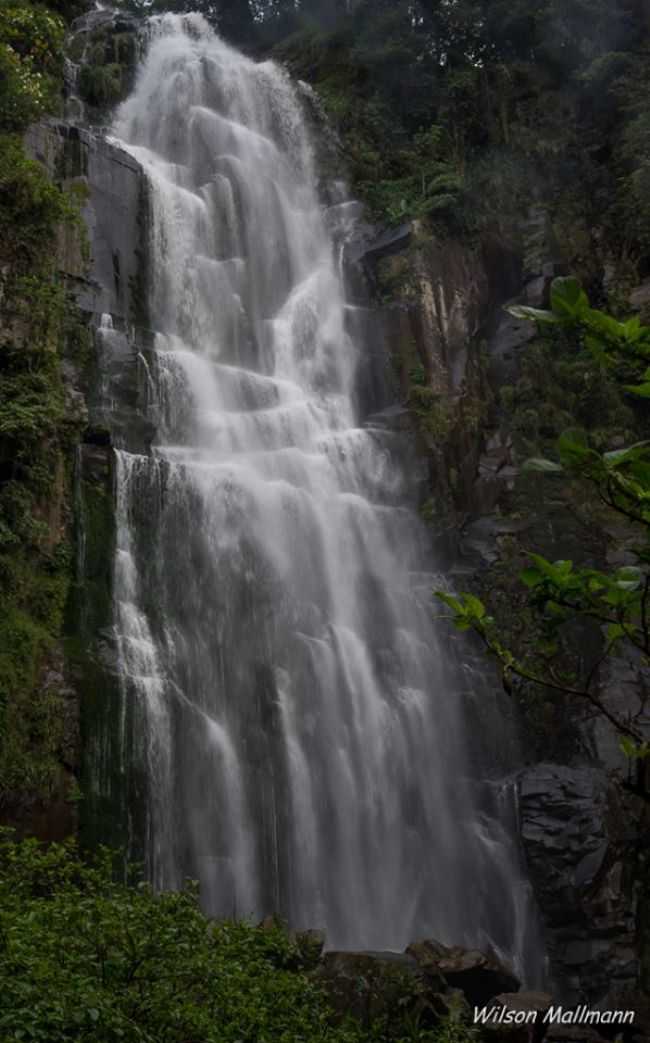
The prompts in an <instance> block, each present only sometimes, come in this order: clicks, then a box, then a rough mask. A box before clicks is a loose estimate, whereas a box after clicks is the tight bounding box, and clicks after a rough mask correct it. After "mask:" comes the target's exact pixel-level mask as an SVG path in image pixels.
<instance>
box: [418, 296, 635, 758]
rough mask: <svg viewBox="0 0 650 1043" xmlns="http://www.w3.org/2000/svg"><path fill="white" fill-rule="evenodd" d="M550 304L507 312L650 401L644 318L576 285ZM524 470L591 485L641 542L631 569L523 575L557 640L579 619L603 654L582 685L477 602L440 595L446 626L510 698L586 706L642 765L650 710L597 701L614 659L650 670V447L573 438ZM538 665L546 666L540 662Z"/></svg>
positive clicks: (549, 565) (541, 563) (534, 568)
mask: <svg viewBox="0 0 650 1043" xmlns="http://www.w3.org/2000/svg"><path fill="white" fill-rule="evenodd" d="M550 304H551V308H550V310H548V311H545V310H541V309H538V308H529V307H525V306H521V305H516V306H512V307H510V308H509V309H508V310H509V311H510V313H511V314H512V315H514V316H515V317H516V318H525V319H529V320H531V321H534V322H536V323H537V324H538V325H539V326H540V329H541V330H551V331H552V330H555V329H559V330H562V331H563V332H564V333H568V334H569V335H571V336H572V337H574V338H576V339H578V340H579V342H580V343H581V344H582V346H583V347H584V348H585V349H586V351H587V352H588V353H589V355H590V356H591V360H592V362H593V364H594V367H595V369H596V374H598V373H599V372H602V370H603V369H604V368H608V369H611V370H612V371H613V372H614V373H615V375H616V377H617V379H618V381H619V383H620V385H621V390H622V392H623V393H625V394H626V395H631V396H633V397H635V398H637V399H647V398H650V366H648V363H649V362H650V327H646V326H642V325H641V323H640V322H639V320H638V318H632V319H629V320H627V321H625V322H619V321H618V320H616V319H614V318H612V317H611V316H609V315H606V314H604V313H603V312H600V311H597V310H596V309H593V308H591V307H590V305H589V300H588V298H587V295H586V294H585V292H584V290H583V289H582V288H581V286H580V284H579V283H578V282H577V280H576V279H573V278H561V279H555V280H554V282H553V284H552V287H551V294H550ZM630 375H631V376H630ZM630 380H633V381H634V382H633V383H631V382H630ZM523 469H524V470H525V471H528V472H538V473H540V474H544V475H546V476H548V477H549V478H554V479H558V478H578V479H581V480H583V481H586V482H587V483H588V484H590V485H591V486H592V487H594V490H595V498H596V500H597V501H599V502H600V503H601V504H603V505H605V506H606V507H607V508H609V509H610V510H612V511H614V512H616V513H617V514H619V515H620V516H622V517H623V518H625V519H626V521H627V522H629V523H631V525H633V526H634V528H635V530H636V531H637V533H638V539H637V542H636V546H635V547H634V549H633V551H632V554H633V556H634V557H635V558H636V563H635V564H633V565H625V566H623V567H620V568H616V569H612V570H610V571H600V570H598V569H593V568H579V567H577V566H575V565H574V563H573V562H572V561H555V562H551V561H548V560H547V559H546V558H544V557H542V555H540V554H536V553H530V554H529V564H528V566H527V567H526V568H525V569H524V570H523V571H522V572H521V573H520V580H521V582H522V583H523V584H524V586H525V587H526V588H527V591H528V604H529V607H530V608H531V609H532V611H533V613H534V614H535V616H536V618H538V619H539V620H540V621H541V622H542V623H543V625H544V628H545V629H546V630H547V631H548V630H550V631H551V632H553V633H555V634H557V632H558V631H559V628H560V627H561V626H562V625H564V624H566V623H569V622H571V621H575V620H580V619H582V620H589V621H591V622H592V623H595V624H596V625H597V626H599V627H600V628H601V630H602V632H603V648H602V652H601V654H600V655H599V657H598V658H597V660H596V662H595V663H594V664H593V666H592V667H591V669H590V670H589V673H588V675H587V677H586V678H585V679H584V681H583V682H578V681H575V680H574V679H573V678H570V677H568V676H566V675H565V674H563V673H562V672H561V670H560V668H559V666H558V663H557V645H553V646H552V648H553V652H552V653H551V655H550V656H548V657H547V658H546V659H545V660H544V662H543V666H541V667H540V668H537V667H531V666H530V665H529V663H528V661H527V660H526V661H523V660H522V659H521V658H518V657H517V656H516V655H515V654H514V653H513V652H512V651H511V650H510V649H508V648H506V647H505V646H504V645H503V644H502V642H501V641H500V640H499V638H498V636H497V623H496V621H495V620H494V618H493V617H491V616H490V615H488V612H487V609H486V607H485V605H484V604H483V602H482V601H481V600H480V599H479V598H477V597H476V596H475V595H473V594H469V593H461V594H460V595H458V596H456V595H454V594H450V593H449V592H446V591H436V596H437V597H438V598H439V600H441V601H442V602H443V603H444V604H446V605H447V607H448V608H450V609H451V610H452V615H451V616H450V617H446V618H451V619H452V621H453V622H454V624H455V625H456V627H457V628H458V629H459V630H473V631H474V632H475V633H476V634H477V635H478V636H479V638H480V639H481V641H482V642H483V645H484V647H485V649H486V651H487V652H488V654H490V655H491V656H493V657H494V658H495V659H497V660H498V661H499V663H500V664H501V668H502V675H503V681H504V685H505V687H506V689H507V690H510V689H511V685H512V678H513V677H518V678H519V679H521V680H522V681H525V682H528V683H531V684H535V685H539V686H543V687H545V688H550V689H552V690H554V691H557V692H560V693H562V694H564V695H567V696H574V697H577V698H579V699H582V700H584V701H586V702H588V703H589V704H590V706H591V707H592V708H593V709H594V710H595V711H596V713H597V714H598V715H600V716H601V717H603V718H604V719H606V720H607V721H609V723H610V724H611V725H612V726H613V727H614V728H615V730H616V731H617V732H618V734H619V736H620V739H621V748H622V749H623V751H624V752H625V753H626V755H627V756H628V757H630V758H631V759H634V760H637V761H640V760H643V759H645V758H646V757H649V756H650V742H649V741H648V739H647V738H646V735H647V733H646V732H644V730H643V725H642V721H641V717H642V711H643V706H644V703H643V702H642V705H641V710H640V711H639V712H638V713H637V714H636V715H634V716H633V715H632V714H629V715H623V714H621V713H619V712H618V711H614V710H613V709H611V708H610V707H609V706H607V705H606V703H605V702H604V701H603V699H602V698H601V697H600V695H599V694H598V688H597V682H598V676H599V672H600V668H601V667H602V666H603V664H604V663H605V662H606V661H607V659H608V658H610V657H611V656H613V655H615V654H617V653H618V652H620V651H621V650H624V649H625V648H626V647H627V648H628V649H630V650H632V649H633V650H635V652H636V653H638V654H639V655H640V656H641V662H642V664H644V665H648V664H649V663H650V441H640V442H636V443H634V444H633V445H630V446H627V447H624V448H620V449H615V450H611V451H608V452H599V451H598V450H597V449H596V448H595V447H594V446H593V445H591V444H590V441H589V438H588V435H587V433H586V432H584V431H582V430H580V429H570V430H567V431H565V432H564V433H563V434H562V435H561V437H560V438H559V440H558V442H557V446H556V456H555V458H554V459H546V458H540V457H537V458H534V459H530V460H528V461H526V463H525V464H524V468H523ZM538 652H539V650H538ZM537 658H538V659H540V658H543V657H542V656H541V655H539V654H538V656H537Z"/></svg>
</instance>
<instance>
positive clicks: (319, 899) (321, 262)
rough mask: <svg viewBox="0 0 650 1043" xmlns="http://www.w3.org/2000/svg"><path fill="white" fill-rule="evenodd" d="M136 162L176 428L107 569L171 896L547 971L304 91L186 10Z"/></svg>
mask: <svg viewBox="0 0 650 1043" xmlns="http://www.w3.org/2000/svg"><path fill="white" fill-rule="evenodd" d="M113 141H114V143H115V144H117V145H118V146H119V147H121V148H122V149H124V150H126V151H127V152H129V153H130V154H131V156H133V157H135V159H136V160H137V161H138V163H139V164H140V165H141V167H142V169H143V170H144V172H145V174H146V177H147V179H148V184H149V192H148V198H149V201H150V243H149V251H150V256H149V272H148V278H147V285H148V286H149V301H148V308H149V314H150V317H151V326H152V329H153V330H154V331H155V334H154V336H155V339H154V342H153V346H152V347H151V346H150V347H149V348H148V349H147V350H144V349H143V354H142V355H141V366H140V369H141V377H142V384H143V389H144V390H143V395H142V401H143V402H144V403H145V406H144V408H146V410H147V413H148V418H149V420H150V421H151V424H152V426H153V429H155V432H156V435H155V438H154V440H153V444H152V446H151V449H150V451H149V452H147V453H145V454H143V453H142V451H141V449H140V452H138V453H135V452H133V451H132V448H133V447H131V448H130V447H129V445H128V444H126V443H125V444H123V445H121V446H120V448H119V449H118V450H117V465H116V476H117V478H116V481H117V504H116V511H117V540H116V544H117V545H116V559H115V566H114V600H115V617H114V625H115V633H116V642H117V648H118V653H119V664H120V675H121V692H122V709H121V714H122V718H121V720H122V724H121V727H122V730H123V732H124V734H123V749H124V757H125V769H124V770H125V771H128V770H129V766H128V763H126V762H127V761H128V759H129V757H131V758H132V759H134V760H135V761H137V769H138V771H139V772H141V773H142V776H143V777H144V778H145V779H146V785H145V790H146V793H145V797H144V800H145V803H146V815H145V818H146V836H145V837H144V838H143V840H142V842H143V844H144V848H145V858H146V862H147V867H148V872H149V875H150V877H151V879H152V880H153V881H154V882H155V884H156V886H158V887H171V888H174V887H178V886H181V885H182V883H183V881H184V880H185V879H186V878H187V877H193V878H196V879H198V880H199V881H200V884H201V891H202V895H203V901H204V903H205V906H206V908H207V910H208V911H209V912H210V913H211V914H213V915H215V916H237V917H250V918H259V917H261V916H263V915H265V914H268V913H273V912H277V913H279V914H281V915H283V916H285V917H286V918H287V919H288V920H289V922H290V923H291V924H292V925H293V926H295V927H298V928H301V927H302V928H304V927H324V928H325V929H326V931H327V936H328V943H329V944H330V945H334V946H337V947H367V948H395V949H400V948H403V947H404V946H405V945H406V944H407V943H408V942H410V941H412V940H414V939H415V938H417V937H423V936H430V937H436V938H438V939H439V940H441V941H444V942H448V943H457V944H468V945H469V944H471V945H478V946H484V947H485V946H492V947H493V948H495V949H496V950H497V951H499V952H501V953H502V954H503V955H504V956H506V957H507V958H508V959H509V960H510V961H511V962H515V964H516V965H517V966H518V968H519V969H520V970H525V964H526V961H527V959H528V956H529V955H530V953H529V951H530V949H531V945H532V942H531V939H532V937H533V935H534V930H533V928H532V926H531V925H532V922H533V918H532V916H531V912H530V901H529V898H528V891H527V885H526V882H525V879H524V877H523V875H522V872H521V869H520V866H519V857H518V852H517V844H516V841H515V840H514V839H513V837H514V836H515V831H514V828H511V824H510V821H509V820H510V818H511V817H512V816H513V815H514V810H513V802H512V801H511V800H509V799H506V797H504V793H505V792H506V791H505V790H504V789H503V787H502V788H501V789H498V787H497V788H496V789H495V784H494V783H486V784H485V785H483V786H482V785H481V780H480V775H481V770H480V766H479V765H476V764H474V765H472V764H470V763H469V760H470V758H469V757H468V751H467V742H466V731H467V722H466V720H465V716H464V714H465V711H464V709H463V707H464V700H463V699H462V698H461V690H462V689H463V687H464V686H466V681H465V680H464V677H463V674H462V670H461V668H460V667H459V666H458V664H456V663H455V662H454V660H453V656H452V654H451V653H450V651H449V649H448V648H447V647H446V645H445V641H446V638H445V637H444V634H441V633H440V632H439V631H438V630H437V629H436V625H435V624H434V622H433V621H432V615H433V608H432V604H431V588H432V586H433V577H432V572H433V569H434V565H433V564H432V559H431V550H430V540H429V537H428V535H427V531H426V529H425V527H424V525H423V524H422V523H421V521H420V520H419V518H418V515H417V511H416V507H417V492H416V489H415V483H414V481H413V479H412V477H410V476H409V468H408V464H407V463H405V460H404V453H405V440H406V442H407V443H408V436H405V435H404V434H403V433H402V434H400V433H399V432H395V431H391V430H390V429H389V428H388V427H387V426H382V425H381V424H380V423H379V422H373V420H372V418H370V419H369V420H368V419H367V418H366V422H365V423H364V418H363V416H361V414H360V409H359V407H358V404H357V395H356V380H357V371H358V366H359V362H360V358H361V353H362V349H363V345H362V344H361V343H360V342H359V340H358V339H357V338H355V337H353V336H352V335H351V333H350V330H351V329H352V328H353V327H354V324H353V323H351V321H350V314H351V308H350V305H348V304H346V300H345V294H344V287H343V284H342V279H341V273H340V265H339V257H338V252H337V251H338V247H337V244H335V242H334V240H333V237H332V234H331V232H330V231H328V222H327V221H326V215H325V213H324V207H323V205H322V204H321V202H320V201H319V198H318V194H317V188H316V177H317V171H316V170H315V158H314V152H313V149H312V145H311V141H310V134H309V130H308V126H307V123H306V120H305V116H304V114H303V111H302V108H301V103H300V98H299V95H298V94H297V91H296V89H295V87H294V85H293V84H292V82H291V80H290V78H289V77H288V76H287V74H286V73H285V72H284V71H283V70H281V69H280V68H278V67H277V66H276V65H274V64H273V63H271V62H264V63H261V64H256V63H254V62H252V61H251V60H249V59H248V58H246V57H244V56H242V55H241V54H239V53H238V52H237V51H235V50H233V49H231V48H230V47H229V46H227V45H226V44H225V43H224V42H223V41H222V40H221V39H219V38H218V37H217V36H215V35H214V33H213V32H212V31H211V30H210V29H209V28H208V26H207V24H206V23H205V22H204V21H203V19H202V18H201V17H200V16H198V15H190V16H177V15H165V16H161V17H158V18H153V19H151V21H150V23H149V39H148V43H147V50H146V56H145V58H144V60H143V62H142V66H141V68H140V70H139V75H138V79H137V83H136V87H135V90H134V92H133V94H132V96H131V97H130V98H128V99H127V101H126V102H124V103H123V105H122V106H121V107H120V109H119V110H118V113H117V115H116V119H115V123H114V127H113ZM339 245H340V244H339ZM104 332H105V335H106V336H108V335H109V334H110V331H109V330H106V331H104ZM407 449H408V445H407ZM422 589H424V591H425V593H424V596H423V594H422ZM497 789H498V792H497ZM490 793H492V796H490ZM527 954H528V955H527ZM529 976H530V975H529Z"/></svg>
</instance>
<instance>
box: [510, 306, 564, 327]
mask: <svg viewBox="0 0 650 1043" xmlns="http://www.w3.org/2000/svg"><path fill="white" fill-rule="evenodd" d="M506 311H507V312H508V314H509V315H512V317H513V318H514V319H528V320H529V321H532V322H544V323H549V324H557V323H558V322H560V319H559V318H558V317H557V315H554V314H553V312H552V311H542V309H541V308H529V307H528V305H526V304H510V305H508V307H507V308H506Z"/></svg>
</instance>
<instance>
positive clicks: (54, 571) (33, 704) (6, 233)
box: [0, 4, 84, 808]
mask: <svg viewBox="0 0 650 1043" xmlns="http://www.w3.org/2000/svg"><path fill="white" fill-rule="evenodd" d="M19 7H20V10H19ZM7 15H9V17H8V18H7V17H6V16H7ZM16 34H18V36H16ZM61 38H62V26H61V23H60V21H59V20H58V19H56V18H53V17H52V16H51V15H49V14H48V12H47V11H46V10H45V9H44V8H41V7H37V6H33V7H32V5H31V4H21V5H14V6H13V7H12V5H10V6H9V8H6V9H3V15H2V17H1V18H0V51H1V49H2V46H3V44H7V43H8V44H9V45H10V46H12V47H15V48H17V52H16V53H19V54H20V55H21V60H22V61H23V62H27V63H28V66H29V73H30V75H32V74H33V75H34V76H36V74H39V75H42V76H47V77H49V80H48V84H49V87H51V88H52V90H54V91H55V92H56V90H58V89H59V88H60V86H61V84H62V68H63V63H62V48H61ZM17 89H18V88H17V87H16V86H15V85H13V86H12V82H11V80H5V81H4V82H3V85H2V87H1V88H0V94H3V92H4V94H3V97H4V99H5V102H6V101H7V97H8V96H9V95H11V92H12V91H13V92H14V97H15V99H16V102H18V101H19V100H20V98H19V96H18V94H17V93H16V91H17ZM48 89H49V88H48ZM7 92H9V95H8V94H7ZM52 104H53V103H52ZM43 105H44V106H45V105H46V100H45V98H44V100H43ZM9 108H10V109H11V112H12V113H13V115H11V118H9V117H7V115H6V108H3V105H2V104H1V103H0V231H1V236H0V598H1V599H2V606H3V612H2V617H1V619H0V808H3V807H5V806H6V805H7V802H10V803H11V801H14V800H16V799H18V800H20V799H22V797H23V796H27V797H29V798H33V797H35V796H47V794H48V792H49V791H50V789H51V787H52V786H53V785H54V783H55V780H56V776H57V774H58V772H59V765H60V761H61V757H62V744H63V742H64V728H65V724H64V707H63V704H62V695H61V693H60V691H57V686H56V685H47V684H45V683H44V673H45V672H46V668H47V664H48V660H49V659H50V658H51V657H52V656H54V655H55V654H56V652H57V649H58V644H59V642H60V639H61V633H62V628H63V622H64V612H65V604H66V599H67V596H68V591H69V587H70V579H71V558H72V554H71V548H70V535H71V534H70V526H69V520H70V488H71V466H70V463H69V461H70V459H71V455H72V448H73V446H74V444H75V443H76V441H77V439H78V434H79V432H78V421H76V420H75V419H74V418H73V417H71V416H70V413H69V410H68V408H67V406H66V401H65V390H64V385H63V379H62V373H61V357H62V355H63V354H64V353H65V351H66V348H67V346H68V345H69V346H70V347H71V349H72V351H73V354H75V355H77V356H78V355H79V354H81V353H82V352H83V350H84V348H83V341H84V333H83V323H82V322H81V319H80V317H79V315H78V312H77V310H76V307H75V306H74V304H73V303H72V302H71V301H70V300H69V299H68V297H67V295H66V292H65V288H64V286H63V284H62V282H61V280H60V278H59V276H58V273H57V270H56V263H57V243H58V234H59V230H60V229H61V227H62V226H70V225H71V224H72V223H73V222H74V223H78V222H79V220H80V219H79V214H78V200H76V199H75V198H73V196H72V195H71V194H69V193H67V192H66V191H64V190H62V189H61V188H60V187H59V186H58V185H56V184H55V183H53V182H52V181H51V180H50V179H49V178H48V176H47V173H46V171H45V169H44V168H43V167H42V166H41V165H40V164H39V163H37V162H34V161H33V160H31V159H29V158H28V157H27V155H26V153H25V149H24V145H23V142H22V139H21V136H20V134H19V133H17V132H15V131H19V130H22V124H20V121H19V120H18V113H19V112H22V110H21V109H20V106H18V105H17V106H14V107H12V106H11V104H10V105H9ZM35 114H36V113H35V112H34V111H33V110H30V111H29V112H27V111H26V110H25V111H24V112H22V116H21V119H22V121H23V123H24V122H26V121H27V120H28V119H32V118H34V115H35Z"/></svg>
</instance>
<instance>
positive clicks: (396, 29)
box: [208, 0, 650, 275]
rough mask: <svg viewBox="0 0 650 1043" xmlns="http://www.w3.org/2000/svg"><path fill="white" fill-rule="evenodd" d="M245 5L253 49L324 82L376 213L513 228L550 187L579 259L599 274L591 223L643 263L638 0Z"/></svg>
mask: <svg viewBox="0 0 650 1043" xmlns="http://www.w3.org/2000/svg"><path fill="white" fill-rule="evenodd" d="M208 6H209V5H208ZM249 9H250V11H252V13H253V16H254V24H255V26H256V27H257V37H258V47H260V48H264V49H268V48H269V47H272V48H273V49H274V54H275V56H276V57H277V58H278V59H280V60H282V61H284V62H286V63H287V65H288V66H289V68H290V69H291V70H292V71H293V72H294V73H295V74H296V75H298V76H301V77H303V78H304V79H306V80H308V81H309V82H310V83H312V84H313V85H314V86H315V87H316V88H317V90H318V92H319V94H320V96H321V98H322V99H323V102H324V104H325V107H326V109H327V112H328V114H329V116H330V118H331V119H332V120H333V122H334V125H335V126H336V127H337V129H338V131H339V132H340V135H341V139H342V143H343V147H344V153H345V158H346V161H347V163H348V165H349V167H350V170H351V174H352V178H353V181H354V182H355V184H356V186H357V188H358V190H359V191H360V192H361V193H362V195H363V196H364V197H365V198H366V199H367V200H369V201H370V203H371V205H372V206H373V208H374V209H375V212H376V213H377V214H378V215H380V216H382V217H384V218H386V217H387V218H388V219H389V220H391V221H399V220H402V219H405V218H410V217H414V216H415V217H418V216H420V217H421V216H427V217H429V218H431V219H432V220H433V221H434V222H436V223H438V224H439V225H440V226H441V227H442V228H443V229H448V228H452V229H454V230H459V229H460V230H464V231H466V232H467V231H474V232H476V231H482V232H485V231H486V230H488V231H491V232H493V233H494V234H498V235H500V236H503V235H516V234H517V231H516V229H517V223H518V222H519V221H520V220H521V219H522V217H523V216H524V215H525V213H526V211H527V210H528V208H529V207H530V206H531V204H533V203H535V202H541V203H544V202H548V201H549V200H551V199H553V201H554V215H555V216H554V220H555V224H556V232H557V234H558V236H559V237H560V238H561V239H563V240H564V242H565V243H567V242H568V243H570V244H571V245H570V249H571V252H572V254H573V256H572V257H571V258H569V260H570V261H572V262H574V263H573V264H572V267H575V264H576V263H578V266H579V267H580V269H581V270H582V269H585V270H586V272H587V274H591V275H593V274H594V273H593V265H594V261H593V257H590V251H591V248H592V247H595V244H594V243H592V242H591V241H590V229H591V228H592V227H593V226H594V225H598V226H599V227H604V228H605V229H606V230H607V236H608V249H609V250H610V251H611V252H613V253H617V254H618V255H619V256H620V257H625V258H626V259H627V260H628V263H629V265H631V266H633V265H635V264H636V263H637V262H639V261H642V263H643V264H645V263H646V262H645V260H644V258H645V254H646V252H647V243H648V232H649V231H650V210H649V204H648V193H647V191H646V189H647V187H648V177H649V174H648V171H649V170H650V165H649V164H650V123H649V121H648V115H647V107H646V106H645V102H644V99H645V98H646V97H647V88H648V76H649V73H648V69H649V67H650V64H649V63H648V60H647V58H648V37H649V35H650V34H649V26H648V23H647V15H646V14H645V13H644V7H643V4H642V3H640V2H639V0H614V2H610V0H569V2H559V0H545V2H544V3H541V4H535V5H532V4H530V3H529V2H527V0H518V2H516V3H511V2H506V0H452V2H449V3H438V2H435V0H418V2H416V3H413V2H411V0H408V2H407V0H357V2H354V3H350V4H339V5H336V4H326V3H320V2H318V0H311V2H310V0H303V3H302V4H295V3H293V0H285V2H282V0H275V2H272V3H266V4H265V3H251V4H250V5H246V4H240V5H238V10H240V11H241V12H246V11H248V10H249ZM208 13H209V11H208ZM228 17H229V18H230V19H232V16H231V15H228ZM247 24H248V17H247V16H246V17H244V19H243V21H242V22H241V25H240V27H239V28H240V31H241V34H244V33H245V32H246V33H248V34H249V39H250V30H247V29H246V25H247ZM595 252H596V253H598V251H597V250H596V251H595ZM642 259H643V260H642ZM590 266H592V267H591V271H590V270H589V269H590Z"/></svg>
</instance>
